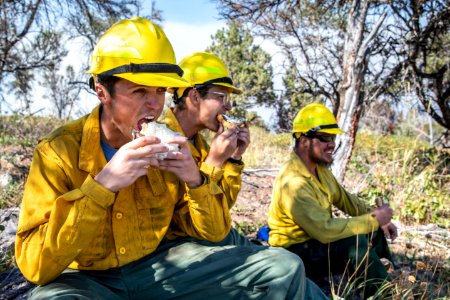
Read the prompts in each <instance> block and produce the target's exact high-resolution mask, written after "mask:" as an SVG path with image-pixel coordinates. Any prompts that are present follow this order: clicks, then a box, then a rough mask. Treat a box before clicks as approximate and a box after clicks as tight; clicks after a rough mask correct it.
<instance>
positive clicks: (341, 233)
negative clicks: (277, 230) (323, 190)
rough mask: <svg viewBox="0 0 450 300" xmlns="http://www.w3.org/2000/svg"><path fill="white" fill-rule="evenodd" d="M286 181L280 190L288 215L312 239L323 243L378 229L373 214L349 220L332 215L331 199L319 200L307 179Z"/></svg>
mask: <svg viewBox="0 0 450 300" xmlns="http://www.w3.org/2000/svg"><path fill="white" fill-rule="evenodd" d="M285 184H286V186H285V188H283V189H281V193H282V199H284V200H283V206H284V207H285V210H286V214H287V215H288V216H289V217H290V218H292V220H294V222H295V223H296V224H298V225H299V226H300V227H301V228H302V229H303V230H304V231H305V232H306V233H307V234H308V235H309V236H310V237H311V238H313V239H316V240H318V241H320V242H321V243H329V242H334V241H337V240H340V239H343V238H347V237H350V236H352V235H355V234H366V233H369V232H372V231H373V230H375V229H377V228H378V222H377V220H376V218H375V217H374V216H372V215H370V214H365V215H362V216H358V217H353V218H349V219H344V218H333V217H332V214H331V210H332V207H331V203H330V201H329V199H327V198H326V197H325V198H320V199H318V198H317V193H316V191H315V190H314V189H313V188H312V186H311V185H310V184H309V183H308V182H306V181H305V180H304V178H302V179H300V180H290V181H288V182H285Z"/></svg>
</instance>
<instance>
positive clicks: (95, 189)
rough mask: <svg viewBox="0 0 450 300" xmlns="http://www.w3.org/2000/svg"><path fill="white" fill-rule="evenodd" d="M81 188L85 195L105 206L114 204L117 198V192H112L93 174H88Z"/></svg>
mask: <svg viewBox="0 0 450 300" xmlns="http://www.w3.org/2000/svg"><path fill="white" fill-rule="evenodd" d="M80 190H81V191H82V192H83V194H84V195H86V197H88V198H89V199H92V200H93V201H94V202H96V203H97V204H98V205H100V206H101V207H104V208H107V207H109V206H111V205H113V203H114V200H115V198H116V193H113V192H111V191H110V190H108V189H107V188H105V187H104V186H103V185H101V184H100V183H98V182H97V181H95V179H94V178H93V177H92V175H88V177H87V178H86V180H85V181H84V183H83V184H82V185H81V187H80Z"/></svg>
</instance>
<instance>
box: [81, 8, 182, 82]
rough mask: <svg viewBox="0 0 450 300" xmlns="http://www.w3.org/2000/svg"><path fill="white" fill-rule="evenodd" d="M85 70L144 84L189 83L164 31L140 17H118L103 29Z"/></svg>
mask: <svg viewBox="0 0 450 300" xmlns="http://www.w3.org/2000/svg"><path fill="white" fill-rule="evenodd" d="M87 73H89V74H92V75H93V76H94V77H97V76H113V75H114V76H116V77H120V78H123V79H126V80H129V81H131V82H134V83H136V84H140V85H146V86H158V87H187V86H189V83H188V82H186V81H185V80H184V79H183V78H182V75H183V71H182V70H181V68H180V67H179V66H178V65H176V59H175V53H174V51H173V48H172V45H171V43H170V41H169V40H168V39H167V37H166V34H165V33H164V31H163V30H162V29H161V28H160V27H159V26H158V25H155V24H153V23H152V22H150V21H148V20H147V19H144V18H140V17H134V18H131V19H127V20H122V21H119V22H117V23H115V24H114V25H113V26H111V28H110V29H108V31H106V32H105V34H104V35H103V36H102V37H101V38H100V40H99V41H98V43H97V45H96V46H95V48H94V51H93V53H92V58H91V66H90V68H89V70H88V71H87Z"/></svg>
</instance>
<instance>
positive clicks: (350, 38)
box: [332, 0, 386, 182]
mask: <svg viewBox="0 0 450 300" xmlns="http://www.w3.org/2000/svg"><path fill="white" fill-rule="evenodd" d="M368 8H369V0H353V3H352V8H351V10H350V13H349V16H348V21H347V30H346V37H345V45H344V58H343V68H342V69H343V76H342V84H341V87H340V89H339V95H340V99H341V101H340V104H339V108H338V113H337V120H338V125H339V128H341V129H342V130H343V131H344V132H345V133H344V134H341V135H338V138H337V145H338V147H337V150H336V153H335V156H334V163H333V166H332V171H333V174H334V175H335V176H336V178H337V179H338V180H339V181H341V182H342V181H343V180H344V176H345V170H346V168H347V165H348V162H349V161H350V158H351V154H352V150H353V146H354V144H355V137H356V132H357V131H358V122H359V119H360V116H361V111H362V108H363V105H364V95H363V93H362V91H363V87H364V83H365V82H364V75H365V72H366V68H367V61H368V55H369V52H368V46H369V43H370V42H371V41H372V40H373V39H374V37H375V36H376V34H377V32H378V29H379V28H380V26H381V24H382V23H383V21H384V19H385V17H386V14H383V15H382V16H381V17H380V20H379V21H378V22H377V24H375V26H374V27H373V28H372V31H371V32H370V33H369V35H368V36H367V37H366V38H365V39H364V30H365V24H366V17H367V11H368Z"/></svg>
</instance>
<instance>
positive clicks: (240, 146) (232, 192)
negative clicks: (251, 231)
mask: <svg viewBox="0 0 450 300" xmlns="http://www.w3.org/2000/svg"><path fill="white" fill-rule="evenodd" d="M178 65H179V66H180V67H181V69H182V70H183V72H184V74H183V78H184V79H185V80H186V81H188V82H189V83H190V87H188V88H176V89H174V90H173V92H174V93H173V104H174V107H173V108H170V109H168V111H167V112H166V114H165V116H164V118H163V122H164V123H166V124H167V125H168V127H169V128H171V129H172V130H175V131H177V132H179V133H181V134H182V135H184V136H186V137H187V138H188V140H189V141H190V143H189V145H190V150H191V153H192V155H193V157H194V160H195V161H196V162H197V165H198V166H199V168H200V171H201V172H202V173H203V174H204V175H205V176H207V178H208V180H210V181H211V182H212V183H214V184H215V187H216V188H217V189H219V190H221V191H222V192H223V195H224V198H223V199H222V201H223V203H222V205H223V210H224V212H228V211H229V210H230V209H231V208H232V206H233V205H234V203H235V202H236V199H237V196H238V193H239V191H240V189H241V174H242V171H243V169H244V163H243V161H242V155H243V154H244V152H245V150H246V149H247V147H248V145H249V143H250V132H249V129H248V124H247V123H246V122H243V123H242V124H240V125H239V126H230V127H229V128H227V129H225V128H224V125H223V124H222V122H220V121H219V120H220V118H221V116H223V115H225V114H227V113H229V112H230V110H231V109H232V103H231V100H230V94H231V93H234V94H241V93H242V91H241V90H240V89H239V88H237V87H235V86H234V85H233V80H232V79H231V77H230V74H229V72H228V70H227V68H226V67H225V64H224V63H223V61H222V60H221V59H220V58H219V57H218V56H216V55H215V54H212V53H208V52H195V53H192V54H191V55H188V56H186V57H185V58H183V59H182V60H181V61H180V62H179V64H178ZM204 129H209V130H211V131H212V132H215V133H216V134H215V136H214V138H213V139H212V142H211V147H210V146H209V145H208V143H207V142H206V139H205V137H204V136H203V135H202V134H201V131H202V130H204ZM186 205H187V202H185V203H184V205H182V206H180V207H178V208H177V212H176V213H175V216H176V217H178V218H180V219H181V220H182V219H184V216H183V214H184V213H186V212H187V211H188V210H186V209H183V207H184V206H186ZM226 217H227V218H230V219H231V214H230V213H227V214H226ZM174 225H175V223H174ZM182 235H183V233H182V232H181V231H180V230H178V229H177V228H176V226H172V227H171V228H170V230H169V234H168V236H169V237H172V238H175V237H179V236H182ZM221 242H222V244H233V245H250V244H251V242H250V241H249V240H248V239H247V238H245V237H243V236H242V235H240V234H239V233H238V232H237V231H236V230H235V229H234V228H231V230H230V233H229V234H228V236H227V238H226V239H224V240H222V241H221Z"/></svg>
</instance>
